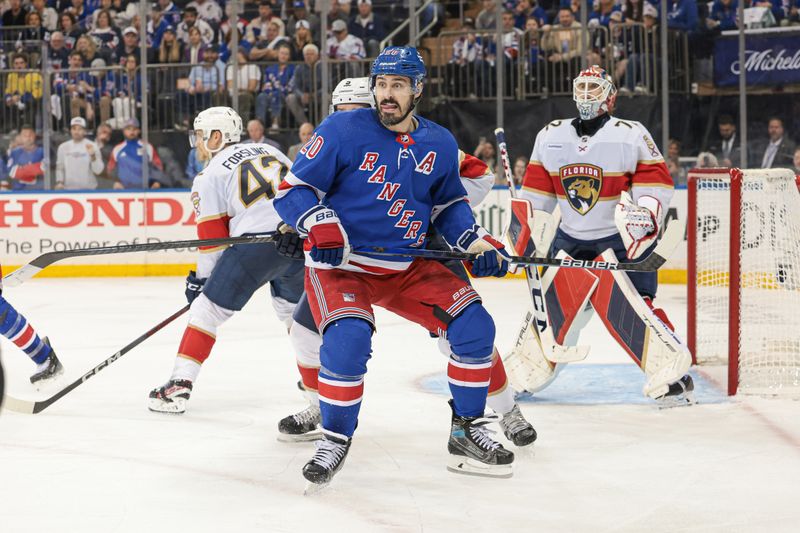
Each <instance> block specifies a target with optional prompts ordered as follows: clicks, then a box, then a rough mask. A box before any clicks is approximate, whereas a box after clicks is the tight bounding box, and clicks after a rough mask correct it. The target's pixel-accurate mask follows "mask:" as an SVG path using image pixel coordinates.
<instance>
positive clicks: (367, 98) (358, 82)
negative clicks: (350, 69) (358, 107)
mask: <svg viewBox="0 0 800 533" xmlns="http://www.w3.org/2000/svg"><path fill="white" fill-rule="evenodd" d="M340 104H366V105H368V106H370V107H372V108H374V107H375V96H373V94H372V91H370V90H369V78H345V79H343V80H342V81H340V82H339V84H338V85H336V88H335V89H334V90H333V94H332V95H331V107H330V110H329V111H328V112H329V113H334V112H335V111H336V106H338V105H340Z"/></svg>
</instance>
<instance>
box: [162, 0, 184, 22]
mask: <svg viewBox="0 0 800 533" xmlns="http://www.w3.org/2000/svg"><path fill="white" fill-rule="evenodd" d="M158 7H159V8H161V9H160V11H161V18H162V20H165V21H166V23H167V25H169V26H173V27H177V26H178V24H180V23H181V10H180V9H178V6H176V5H175V4H174V3H173V2H172V0H158Z"/></svg>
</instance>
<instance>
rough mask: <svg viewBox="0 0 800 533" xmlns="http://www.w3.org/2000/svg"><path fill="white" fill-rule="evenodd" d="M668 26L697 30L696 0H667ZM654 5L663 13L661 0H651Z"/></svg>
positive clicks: (687, 30) (670, 27)
mask: <svg viewBox="0 0 800 533" xmlns="http://www.w3.org/2000/svg"><path fill="white" fill-rule="evenodd" d="M666 1H667V27H668V28H669V29H671V30H682V31H685V32H690V33H692V32H695V31H697V29H698V23H699V18H698V15H697V1H696V0H666ZM651 3H652V4H653V6H654V7H655V8H656V9H658V12H659V14H660V13H661V7H660V6H661V0H651Z"/></svg>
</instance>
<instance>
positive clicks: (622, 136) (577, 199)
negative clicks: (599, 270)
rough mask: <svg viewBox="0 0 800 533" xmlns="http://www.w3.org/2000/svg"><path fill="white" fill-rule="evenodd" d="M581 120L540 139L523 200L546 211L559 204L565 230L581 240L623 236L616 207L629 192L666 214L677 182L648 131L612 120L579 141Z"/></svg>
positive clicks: (563, 123) (562, 123)
mask: <svg viewBox="0 0 800 533" xmlns="http://www.w3.org/2000/svg"><path fill="white" fill-rule="evenodd" d="M576 120H577V119H575V120H572V121H571V120H555V121H553V122H551V123H550V124H548V125H547V126H545V127H544V128H543V129H542V130H541V131H540V132H539V134H538V135H537V136H536V143H535V144H534V147H533V154H532V155H531V160H530V162H529V163H528V168H527V171H526V172H525V179H524V181H523V185H522V194H521V196H522V197H523V198H526V199H527V200H530V201H531V203H532V204H533V208H534V209H541V210H543V211H548V212H552V211H553V210H554V209H555V207H556V204H558V205H559V206H560V207H561V224H560V226H559V227H560V228H561V230H563V231H564V232H565V233H567V235H569V236H571V237H573V238H575V239H578V240H587V241H588V240H595V239H601V238H604V237H608V236H611V235H613V234H615V233H617V232H618V230H617V227H616V225H615V223H614V207H615V206H616V204H617V203H618V202H619V197H620V193H621V192H622V191H625V190H630V192H631V196H632V198H633V201H634V203H636V202H638V200H639V198H641V197H642V196H646V195H647V196H652V197H654V198H655V199H656V200H658V201H659V202H660V203H661V206H662V209H661V212H662V213H666V210H667V208H668V207H669V203H670V200H671V199H672V194H673V192H674V191H673V183H672V177H671V176H670V174H669V171H668V170H667V166H666V165H665V164H664V158H663V157H662V156H661V152H659V151H658V147H656V144H655V142H653V138H652V136H651V135H650V133H649V132H648V131H647V129H645V127H644V126H642V125H641V124H640V123H638V122H635V121H632V120H620V119H618V118H616V117H610V118H609V120H608V121H607V122H606V123H605V124H604V125H603V126H602V127H601V128H600V129H599V130H598V131H597V132H596V133H595V134H594V135H592V136H579V135H578V132H577V130H576V125H577V123H576ZM658 222H659V225H660V224H661V222H663V221H658Z"/></svg>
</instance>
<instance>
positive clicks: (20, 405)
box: [2, 396, 34, 415]
mask: <svg viewBox="0 0 800 533" xmlns="http://www.w3.org/2000/svg"><path fill="white" fill-rule="evenodd" d="M2 408H3V409H8V410H9V411H14V412H15V413H22V414H25V415H32V414H33V408H34V402H29V401H27V400H18V399H17V398H13V397H11V396H6V397H5V398H4V399H3V406H2Z"/></svg>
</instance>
